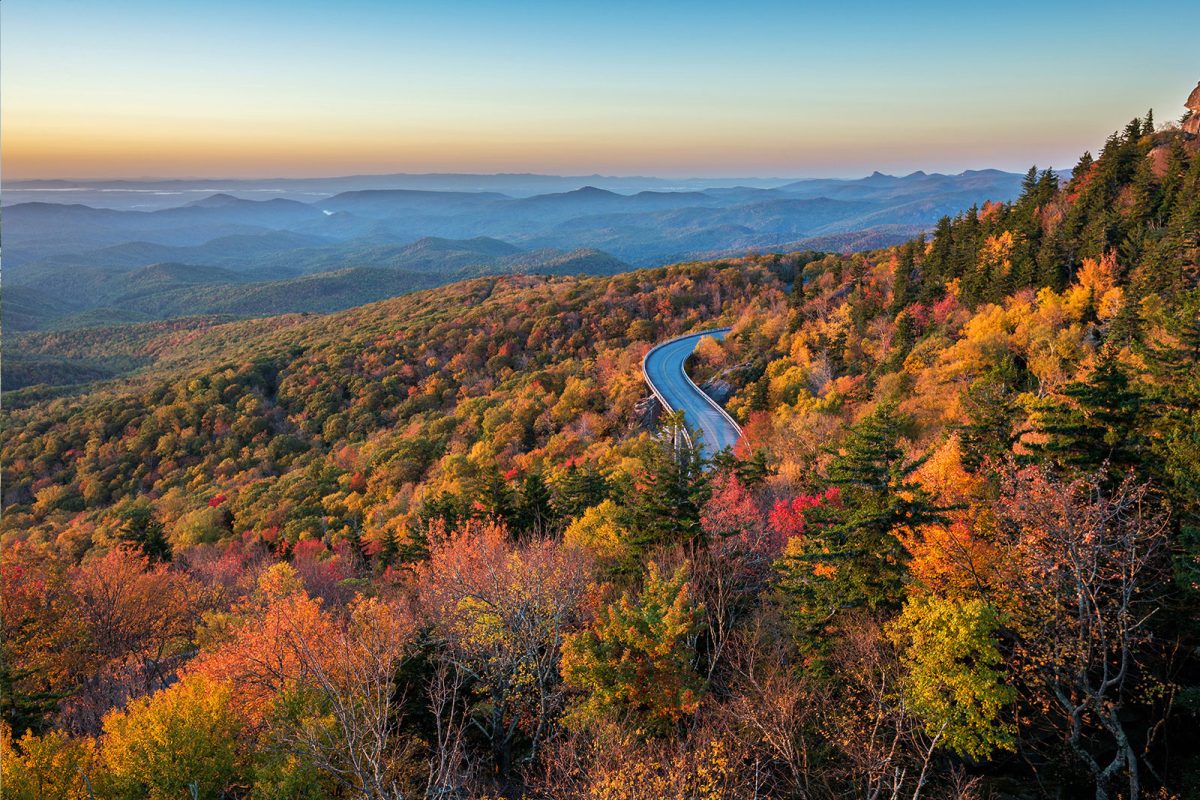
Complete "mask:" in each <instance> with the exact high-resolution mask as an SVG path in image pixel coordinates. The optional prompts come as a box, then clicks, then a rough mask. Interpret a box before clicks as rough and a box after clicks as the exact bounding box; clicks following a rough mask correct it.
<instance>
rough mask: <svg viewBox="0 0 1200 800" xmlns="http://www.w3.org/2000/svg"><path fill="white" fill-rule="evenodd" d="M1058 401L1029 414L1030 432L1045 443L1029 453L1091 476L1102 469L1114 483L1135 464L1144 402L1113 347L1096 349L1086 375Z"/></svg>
mask: <svg viewBox="0 0 1200 800" xmlns="http://www.w3.org/2000/svg"><path fill="white" fill-rule="evenodd" d="M1062 395H1063V399H1062V400H1058V401H1049V402H1047V403H1044V404H1042V406H1041V407H1040V408H1038V409H1036V410H1035V415H1034V416H1035V426H1036V428H1037V429H1038V430H1039V431H1040V432H1041V433H1043V434H1045V436H1046V437H1047V441H1046V442H1044V443H1042V444H1039V445H1036V446H1034V448H1033V449H1034V451H1035V452H1037V453H1038V454H1039V455H1041V456H1042V457H1044V458H1047V459H1049V460H1051V461H1053V462H1054V463H1056V464H1058V465H1059V466H1060V467H1062V468H1065V469H1074V470H1079V471H1082V472H1093V471H1095V470H1098V469H1101V468H1102V467H1104V466H1105V465H1107V467H1108V469H1109V470H1110V471H1111V472H1112V473H1113V477H1114V479H1115V480H1119V478H1120V476H1121V474H1123V473H1124V472H1125V471H1127V470H1130V469H1134V468H1136V467H1137V466H1138V465H1139V464H1140V463H1141V453H1142V450H1143V446H1144V443H1143V441H1142V432H1141V429H1140V423H1141V414H1142V406H1143V402H1144V399H1143V396H1142V394H1141V393H1140V392H1138V391H1137V389H1136V388H1134V387H1132V386H1131V385H1130V382H1129V378H1128V376H1127V375H1126V374H1125V371H1124V369H1123V368H1122V367H1121V364H1120V361H1119V360H1118V358H1117V350H1116V348H1115V347H1113V346H1111V345H1107V344H1106V345H1104V346H1102V347H1101V349H1100V351H1099V353H1098V354H1097V361H1096V367H1095V369H1093V371H1092V374H1091V375H1089V376H1088V378H1087V380H1085V381H1076V382H1074V383H1070V384H1068V385H1067V386H1065V387H1064V388H1063V390H1062Z"/></svg>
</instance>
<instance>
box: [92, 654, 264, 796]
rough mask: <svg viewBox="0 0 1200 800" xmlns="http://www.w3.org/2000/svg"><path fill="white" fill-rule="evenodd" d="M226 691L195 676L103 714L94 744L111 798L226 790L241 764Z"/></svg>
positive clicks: (219, 793)
mask: <svg viewBox="0 0 1200 800" xmlns="http://www.w3.org/2000/svg"><path fill="white" fill-rule="evenodd" d="M231 693H232V689H231V687H230V686H229V685H227V684H221V683H215V682H213V681H210V680H208V679H206V678H203V677H200V676H195V677H192V678H189V679H187V680H184V681H181V682H180V683H177V684H174V685H173V686H171V687H169V688H167V689H163V690H162V691H160V692H157V693H155V694H153V695H151V696H149V697H145V698H141V699H138V700H134V701H133V702H131V703H130V704H129V705H128V707H126V708H125V709H124V710H121V711H113V712H111V713H109V714H108V715H107V716H105V718H104V737H103V738H102V739H101V744H100V749H101V754H102V757H103V760H104V765H105V767H106V769H107V772H108V777H109V780H110V781H111V783H112V789H113V794H114V796H116V797H120V798H131V800H133V799H134V798H141V797H149V798H153V799H154V800H167V799H168V798H177V797H187V796H188V795H189V792H191V793H192V796H194V797H199V798H212V799H213V800H216V799H217V798H220V797H223V796H225V793H226V792H227V791H228V790H229V789H230V788H232V787H233V786H234V785H235V784H237V783H239V782H240V781H241V779H242V775H243V774H244V768H245V764H244V763H243V758H242V752H243V749H242V747H241V746H240V744H239V742H238V737H239V735H240V733H241V728H242V724H241V721H240V720H239V719H238V717H237V715H236V714H234V713H232V708H231V706H230V695H231Z"/></svg>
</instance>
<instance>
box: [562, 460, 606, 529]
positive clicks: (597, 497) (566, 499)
mask: <svg viewBox="0 0 1200 800" xmlns="http://www.w3.org/2000/svg"><path fill="white" fill-rule="evenodd" d="M608 497H609V485H608V481H606V480H605V479H604V476H603V475H601V474H600V472H599V471H598V470H597V469H596V467H595V466H594V465H592V464H588V465H587V466H585V467H583V468H582V469H581V468H580V467H579V466H578V465H577V464H575V463H572V464H570V465H569V466H568V467H567V468H566V470H564V471H563V475H562V477H561V478H560V479H559V480H558V481H556V482H555V484H554V492H553V497H552V503H553V506H554V513H555V514H556V515H557V516H558V517H560V518H566V519H578V518H579V517H581V516H582V515H583V512H585V511H587V510H588V509H589V508H592V507H594V506H598V505H600V504H601V503H603V502H604V501H605V500H607V499H608Z"/></svg>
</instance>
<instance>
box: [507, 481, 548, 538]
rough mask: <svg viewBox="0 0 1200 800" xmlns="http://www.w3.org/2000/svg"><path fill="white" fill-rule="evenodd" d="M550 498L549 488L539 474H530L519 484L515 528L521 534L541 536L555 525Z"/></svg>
mask: <svg viewBox="0 0 1200 800" xmlns="http://www.w3.org/2000/svg"><path fill="white" fill-rule="evenodd" d="M557 517H558V515H557V514H556V513H555V510H554V506H553V503H552V501H551V497H550V488H549V487H548V486H547V485H546V481H545V479H544V478H542V475H541V473H540V472H530V473H528V474H527V475H526V476H525V479H524V480H523V481H522V482H521V498H520V502H519V503H518V504H517V512H516V519H517V528H518V530H520V531H522V532H523V533H531V534H533V535H535V536H543V535H545V534H546V533H548V532H549V531H550V529H551V528H552V527H554V525H555V524H556V523H557Z"/></svg>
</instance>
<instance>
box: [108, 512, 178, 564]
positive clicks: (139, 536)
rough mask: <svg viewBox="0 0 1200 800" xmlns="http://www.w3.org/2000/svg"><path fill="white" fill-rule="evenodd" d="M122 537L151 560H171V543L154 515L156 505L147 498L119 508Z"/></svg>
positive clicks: (118, 514) (118, 515)
mask: <svg viewBox="0 0 1200 800" xmlns="http://www.w3.org/2000/svg"><path fill="white" fill-rule="evenodd" d="M117 518H118V519H119V520H120V521H121V528H120V531H121V532H120V537H121V540H122V541H124V542H127V543H129V544H131V545H133V546H134V547H137V548H138V549H139V550H141V551H142V552H143V553H144V554H145V555H146V557H147V558H149V559H150V560H151V561H170V559H171V544H170V542H168V541H167V537H166V533H165V531H164V529H163V525H162V523H161V522H159V521H158V520H157V519H156V518H155V516H154V507H153V506H151V505H150V503H148V502H146V501H145V500H139V501H134V502H131V503H128V504H127V505H125V506H124V507H123V508H121V509H120V510H118V512H117Z"/></svg>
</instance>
